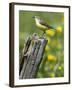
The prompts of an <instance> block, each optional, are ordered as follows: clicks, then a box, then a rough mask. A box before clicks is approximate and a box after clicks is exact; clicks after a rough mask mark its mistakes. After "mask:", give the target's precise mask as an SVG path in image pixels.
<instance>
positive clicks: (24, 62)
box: [19, 35, 47, 79]
mask: <svg viewBox="0 0 72 90" xmlns="http://www.w3.org/2000/svg"><path fill="white" fill-rule="evenodd" d="M37 37H38V38H37ZM46 44H47V40H46V38H44V37H39V36H38V35H36V36H34V37H33V38H30V37H29V38H28V40H27V42H26V44H25V47H24V48H25V49H24V52H23V55H22V58H20V61H21V62H20V71H19V78H20V79H29V78H36V74H37V71H38V69H39V65H40V63H41V61H42V57H43V54H44V49H45V46H46Z"/></svg>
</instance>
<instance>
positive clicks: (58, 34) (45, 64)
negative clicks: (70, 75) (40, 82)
mask: <svg viewBox="0 0 72 90" xmlns="http://www.w3.org/2000/svg"><path fill="white" fill-rule="evenodd" d="M33 16H40V17H41V18H43V19H44V20H45V21H46V22H47V23H48V24H49V25H51V26H53V27H54V28H56V29H57V30H52V29H51V30H48V31H46V36H45V37H46V39H47V40H48V43H47V45H46V48H45V53H44V56H43V60H42V63H41V64H40V67H39V71H38V73H37V78H44V77H45V78H46V77H47V78H48V77H63V76H64V13H61V12H60V13H59V12H57V13H56V12H34V11H33V12H32V11H20V12H19V30H20V31H19V52H20V53H21V51H22V49H23V47H24V43H25V41H26V39H27V37H29V36H31V35H32V34H33V33H38V35H39V36H41V35H42V33H43V32H42V31H40V30H39V29H38V28H37V27H36V25H35V21H34V19H33V18H32V17H33Z"/></svg>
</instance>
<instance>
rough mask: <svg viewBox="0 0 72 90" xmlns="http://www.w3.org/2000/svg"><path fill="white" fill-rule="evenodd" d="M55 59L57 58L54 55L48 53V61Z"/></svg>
mask: <svg viewBox="0 0 72 90" xmlns="http://www.w3.org/2000/svg"><path fill="white" fill-rule="evenodd" d="M56 60H57V58H56V56H54V55H51V54H50V55H48V61H56Z"/></svg>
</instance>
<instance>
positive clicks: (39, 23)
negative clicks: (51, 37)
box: [33, 16, 56, 34]
mask: <svg viewBox="0 0 72 90" xmlns="http://www.w3.org/2000/svg"><path fill="white" fill-rule="evenodd" d="M33 18H34V19H35V22H36V26H37V27H38V28H39V29H40V30H42V31H43V32H44V33H45V32H46V30H49V29H54V28H53V27H52V26H50V25H48V24H47V23H46V22H45V21H44V20H43V19H41V18H40V17H39V16H33ZM54 30H56V29H54ZM44 33H43V34H44Z"/></svg>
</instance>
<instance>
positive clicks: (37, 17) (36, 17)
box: [32, 16, 40, 19]
mask: <svg viewBox="0 0 72 90" xmlns="http://www.w3.org/2000/svg"><path fill="white" fill-rule="evenodd" d="M32 18H34V19H40V17H39V16H33V17H32Z"/></svg>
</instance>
